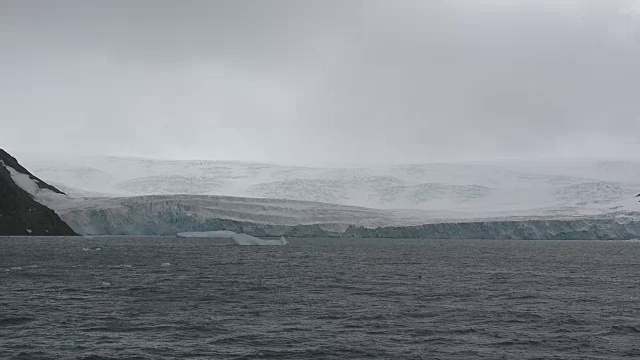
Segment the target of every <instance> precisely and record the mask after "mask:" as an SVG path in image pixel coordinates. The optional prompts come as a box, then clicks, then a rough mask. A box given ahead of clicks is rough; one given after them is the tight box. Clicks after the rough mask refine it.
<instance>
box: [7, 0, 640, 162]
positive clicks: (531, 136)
mask: <svg viewBox="0 0 640 360" xmlns="http://www.w3.org/2000/svg"><path fill="white" fill-rule="evenodd" d="M639 3H640V2H639V1H631V0H627V1H625V0H617V1H606V2H604V1H595V0H584V1H579V0H558V1H550V0H545V1H533V0H530V1H529V0H520V1H507V0H483V1H471V0H455V1H443V0H440V1H421V0H326V1H296V0H290V1H286V0H269V1H261V0H228V1H56V2H53V1H44V0H43V1H29V0H26V1H25V0H21V1H3V2H2V3H0V7H1V8H0V46H1V47H0V49H2V51H0V65H2V67H1V68H0V79H1V80H2V85H0V95H2V97H1V99H0V105H1V106H0V142H1V143H2V144H3V145H4V146H6V147H7V148H10V149H11V148H15V149H16V150H18V151H51V150H53V151H65V152H69V151H81V152H91V153H102V152H111V153H130V154H138V155H146V156H172V157H199V158H226V159H232V158H237V159H242V160H260V161H276V162H298V163H304V162H319V161H321V162H345V161H346V162H359V161H363V162H376V161H381V162H419V161H434V160H458V159H481V158H493V157H512V156H549V157H556V156H578V155H584V156H610V157H620V156H632V155H629V154H633V153H638V150H640V143H639V140H637V139H640V137H639V136H637V135H630V134H638V133H639V131H638V130H640V129H639V127H640V119H639V116H640V115H639V114H640V112H639V110H640V109H639V105H638V104H637V101H636V97H637V94H638V93H640V70H638V66H637V64H640V25H639V24H640V10H638V9H640V7H638V4H639ZM5 144H6V145H5Z"/></svg>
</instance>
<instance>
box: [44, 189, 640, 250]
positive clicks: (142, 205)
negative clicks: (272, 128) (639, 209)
mask: <svg viewBox="0 0 640 360" xmlns="http://www.w3.org/2000/svg"><path fill="white" fill-rule="evenodd" d="M56 205H57V206H58V207H57V208H56V211H57V212H58V213H59V214H60V215H61V217H62V218H63V219H64V220H65V221H66V222H67V223H68V224H69V225H70V226H71V227H72V228H73V229H74V230H75V231H76V232H79V233H84V234H106V235H175V234H176V233H180V232H206V231H233V232H235V233H244V234H247V235H251V236H255V237H280V236H285V237H365V238H426V239H523V240H526V239H540V240H565V239H569V240H628V239H636V238H640V214H639V213H634V212H617V213H612V214H609V215H597V216H596V215H594V216H578V217H556V218H553V217H528V218H527V217H518V218H515V217H514V218H494V219H482V220H465V221H451V220H448V221H434V220H433V219H431V220H428V219H426V218H425V217H421V214H420V213H416V214H414V216H413V217H409V216H408V215H409V214H408V213H406V212H393V211H387V210H374V209H366V208H355V207H345V206H338V205H330V204H322V203H311V202H297V201H289V200H271V199H249V198H229V197H218V196H186V195H185V196H142V197H132V198H87V199H74V200H72V201H70V202H68V203H67V204H62V203H57V204H56Z"/></svg>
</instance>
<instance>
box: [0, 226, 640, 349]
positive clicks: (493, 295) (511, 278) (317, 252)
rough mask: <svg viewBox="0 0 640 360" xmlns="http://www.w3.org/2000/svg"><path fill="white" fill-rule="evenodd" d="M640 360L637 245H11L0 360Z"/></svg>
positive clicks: (0, 252) (154, 241)
mask: <svg viewBox="0 0 640 360" xmlns="http://www.w3.org/2000/svg"><path fill="white" fill-rule="evenodd" d="M366 358H382V359H629V358H640V242H623V241H619V242H613V241H600V242H598V241H497V240H496V241H493V240H482V241H480V240H465V241H457V240H437V241H436V240H398V239H393V240H384V239H375V240H367V239H290V244H289V245H287V246H273V247H271V246H220V244H216V243H212V242H210V241H207V240H206V239H178V238H172V237H159V238H152V237H95V238H90V239H88V238H82V237H75V238H71V237H60V238H17V237H15V238H7V237H4V238H0V359H30V360H31V359H366Z"/></svg>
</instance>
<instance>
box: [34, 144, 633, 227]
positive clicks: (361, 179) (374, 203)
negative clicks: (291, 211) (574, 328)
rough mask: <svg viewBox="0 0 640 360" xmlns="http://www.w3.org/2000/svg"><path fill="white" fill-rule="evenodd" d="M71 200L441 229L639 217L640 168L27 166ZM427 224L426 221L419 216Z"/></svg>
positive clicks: (88, 160)
mask: <svg viewBox="0 0 640 360" xmlns="http://www.w3.org/2000/svg"><path fill="white" fill-rule="evenodd" d="M23 158H24V160H23V161H24V162H25V163H26V164H27V165H28V166H29V167H30V168H31V169H33V171H34V173H36V174H37V175H39V176H41V177H43V178H46V179H48V180H49V181H50V182H51V183H53V184H54V185H56V186H58V187H59V188H61V189H63V190H64V191H65V192H67V193H68V194H69V195H71V196H76V197H82V196H110V197H113V196H117V197H127V196H142V195H177V194H180V195H216V196H233V197H250V198H265V199H287V200H299V201H312V202H323V203H331V204H338V205H346V206H357V207H367V208H374V209H393V210H398V209H403V210H419V211H420V213H422V214H423V215H424V214H425V213H429V214H430V215H429V216H428V217H429V218H436V219H443V218H444V219H473V218H488V217H513V216H558V215H567V216H569V215H592V214H606V213H609V212H613V211H618V210H629V211H634V210H637V209H638V208H637V206H636V205H637V204H636V203H635V202H634V201H633V197H634V196H635V195H636V194H637V192H638V190H639V189H640V176H638V174H640V162H633V161H628V160H627V161H604V160H586V159H581V160H569V159H568V160H537V161H534V160H527V161H515V160H513V161H488V162H467V163H462V162H459V163H430V164H403V165H393V166H368V167H301V166H287V165H275V164H266V163H249V162H234V161H207V160H188V161H177V160H158V159H145V158H126V157H106V156H105V157H97V156H92V157H66V158H64V157H63V158H60V157H46V156H43V155H38V156H34V155H31V156H29V155H26V156H23ZM421 217H423V216H421Z"/></svg>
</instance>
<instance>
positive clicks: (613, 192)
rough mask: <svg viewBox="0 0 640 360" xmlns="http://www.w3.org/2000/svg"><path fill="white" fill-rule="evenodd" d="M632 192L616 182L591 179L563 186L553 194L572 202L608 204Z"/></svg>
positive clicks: (566, 201)
mask: <svg viewBox="0 0 640 360" xmlns="http://www.w3.org/2000/svg"><path fill="white" fill-rule="evenodd" d="M633 193H634V191H633V190H631V189H626V188H624V187H623V186H621V185H620V184H618V183H614V182H606V181H591V182H584V183H580V184H573V185H568V186H563V187H561V188H559V189H558V190H556V192H555V194H556V196H557V197H558V199H560V200H561V201H563V202H565V203H572V204H578V205H580V204H610V203H613V202H616V201H619V200H622V199H624V198H625V197H630V196H632V195H633Z"/></svg>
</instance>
